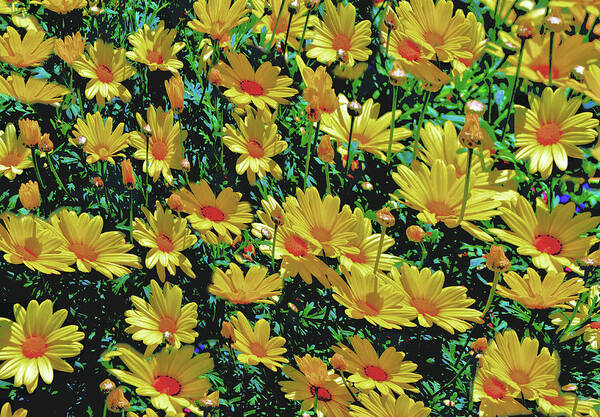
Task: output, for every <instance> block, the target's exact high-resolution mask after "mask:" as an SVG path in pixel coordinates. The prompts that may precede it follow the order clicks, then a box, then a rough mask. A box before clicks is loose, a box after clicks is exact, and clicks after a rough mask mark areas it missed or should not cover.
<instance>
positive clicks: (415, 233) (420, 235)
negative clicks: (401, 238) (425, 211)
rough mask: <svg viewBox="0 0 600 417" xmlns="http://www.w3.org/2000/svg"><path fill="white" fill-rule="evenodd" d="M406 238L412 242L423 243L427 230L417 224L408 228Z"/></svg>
mask: <svg viewBox="0 0 600 417" xmlns="http://www.w3.org/2000/svg"><path fill="white" fill-rule="evenodd" d="M406 237H407V238H408V240H410V241H411V242H422V241H423V239H424V238H425V230H423V229H422V228H421V226H418V225H416V224H413V225H412V226H408V227H407V228H406Z"/></svg>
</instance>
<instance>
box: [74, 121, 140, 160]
mask: <svg viewBox="0 0 600 417" xmlns="http://www.w3.org/2000/svg"><path fill="white" fill-rule="evenodd" d="M124 128H125V125H124V124H123V123H119V124H118V125H117V127H116V128H115V130H114V131H113V119H112V117H108V118H107V119H106V121H104V120H102V115H101V114H100V112H96V113H94V114H90V113H88V114H86V115H85V121H84V120H83V119H77V123H76V124H75V129H74V130H73V137H72V138H71V139H69V141H70V142H71V143H72V144H73V145H75V146H78V145H79V143H78V141H79V140H80V138H81V137H84V138H85V145H83V151H84V152H85V153H87V154H88V156H87V158H86V162H87V163H88V164H93V163H95V162H98V161H108V162H110V163H111V164H113V165H114V164H115V160H114V158H115V157H118V156H125V154H123V153H118V152H119V151H122V150H123V149H125V148H126V147H127V146H128V137H129V134H128V133H123V130H124Z"/></svg>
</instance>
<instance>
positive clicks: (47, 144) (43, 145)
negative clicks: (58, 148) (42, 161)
mask: <svg viewBox="0 0 600 417" xmlns="http://www.w3.org/2000/svg"><path fill="white" fill-rule="evenodd" d="M38 148H40V150H41V151H42V152H52V150H53V149H54V144H53V143H52V141H51V140H50V134H49V133H44V134H43V135H42V138H41V139H40V142H39V143H38Z"/></svg>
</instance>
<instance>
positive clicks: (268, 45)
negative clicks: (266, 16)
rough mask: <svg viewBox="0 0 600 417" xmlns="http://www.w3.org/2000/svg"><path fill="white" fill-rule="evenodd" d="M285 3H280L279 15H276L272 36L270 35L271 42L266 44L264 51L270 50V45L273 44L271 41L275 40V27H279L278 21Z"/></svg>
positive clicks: (283, 0)
mask: <svg viewBox="0 0 600 417" xmlns="http://www.w3.org/2000/svg"><path fill="white" fill-rule="evenodd" d="M285 1H286V0H282V1H281V6H280V7H279V13H278V14H277V20H275V29H274V30H273V34H272V35H271V40H269V43H268V44H267V47H266V48H265V50H266V51H268V50H270V49H271V44H272V43H273V40H274V39H275V31H276V30H277V25H279V19H281V15H282V14H283V6H285Z"/></svg>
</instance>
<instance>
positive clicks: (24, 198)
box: [19, 180, 42, 210]
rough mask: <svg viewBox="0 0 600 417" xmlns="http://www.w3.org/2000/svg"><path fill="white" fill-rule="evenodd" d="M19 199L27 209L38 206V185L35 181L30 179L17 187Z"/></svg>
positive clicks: (39, 202)
mask: <svg viewBox="0 0 600 417" xmlns="http://www.w3.org/2000/svg"><path fill="white" fill-rule="evenodd" d="M19 200H21V204H22V205H23V207H24V208H26V209H27V210H34V209H36V208H38V207H39V206H40V204H42V203H41V201H40V187H39V186H38V182H37V181H35V182H34V181H31V180H29V182H26V183H23V184H21V186H20V187H19Z"/></svg>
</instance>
